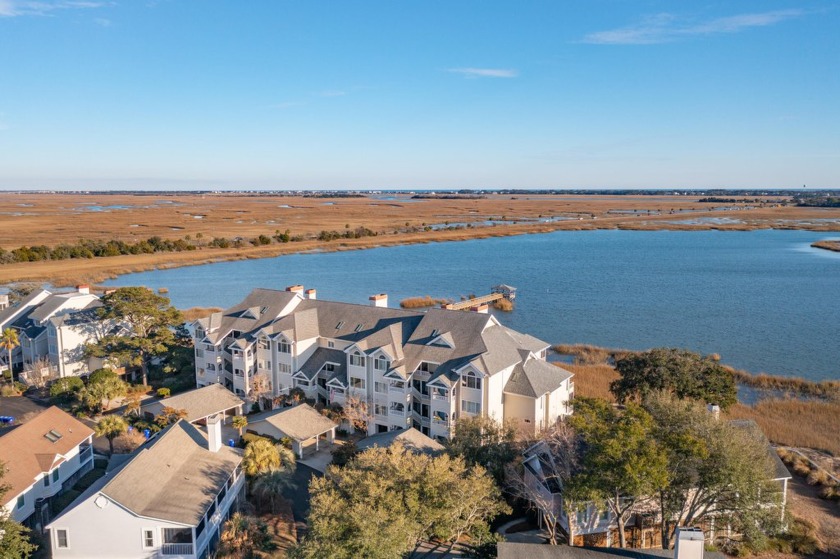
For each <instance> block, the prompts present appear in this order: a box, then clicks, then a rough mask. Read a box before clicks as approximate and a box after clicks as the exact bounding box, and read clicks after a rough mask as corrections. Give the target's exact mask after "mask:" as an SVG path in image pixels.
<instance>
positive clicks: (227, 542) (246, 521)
mask: <svg viewBox="0 0 840 559" xmlns="http://www.w3.org/2000/svg"><path fill="white" fill-rule="evenodd" d="M268 543H269V542H268V538H267V533H266V527H265V524H264V523H263V522H261V521H260V520H258V519H256V518H254V517H252V516H245V515H244V514H242V513H240V512H235V513H233V515H232V516H231V517H230V520H228V521H227V522H225V524H224V527H223V528H222V535H221V538H220V542H219V557H225V558H228V557H231V558H232V557H253V556H254V552H255V551H257V550H262V549H265V548H266V547H267V545H268Z"/></svg>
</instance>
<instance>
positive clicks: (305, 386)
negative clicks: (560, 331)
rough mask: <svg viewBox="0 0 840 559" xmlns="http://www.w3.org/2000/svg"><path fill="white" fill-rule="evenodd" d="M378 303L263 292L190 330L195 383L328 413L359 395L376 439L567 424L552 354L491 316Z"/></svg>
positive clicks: (565, 386) (561, 373)
mask: <svg viewBox="0 0 840 559" xmlns="http://www.w3.org/2000/svg"><path fill="white" fill-rule="evenodd" d="M311 291H312V290H310V292H311ZM371 302H372V304H371V305H369V306H366V305H354V304H349V303H339V302H333V301H321V300H317V299H314V298H313V297H312V295H310V296H309V297H308V298H307V297H305V296H304V292H303V287H302V286H292V287H290V288H287V290H286V291H276V290H270V289H255V290H254V291H252V292H251V293H250V294H249V295H248V296H247V297H246V298H245V300H244V301H242V302H241V303H240V304H238V305H236V306H234V307H232V308H230V309H227V310H225V311H222V312H218V313H214V314H213V315H211V316H210V317H208V318H204V319H200V320H198V321H196V322H195V323H194V327H195V328H194V332H195V334H194V340H195V354H196V383H197V384H198V385H199V386H204V385H207V384H210V383H221V384H224V385H225V386H227V387H228V388H230V389H232V390H233V391H234V392H235V393H237V394H239V395H242V396H247V397H250V398H252V399H257V398H259V397H262V398H269V399H270V398H271V397H273V396H277V395H280V394H285V393H288V391H289V390H290V389H292V388H300V389H301V390H303V391H304V393H305V394H306V395H307V397H309V398H312V399H315V400H317V401H320V402H322V403H325V404H332V403H335V404H340V405H344V404H345V402H346V400H347V397H348V396H353V397H355V398H359V399H361V400H362V401H363V402H365V403H366V404H367V407H368V410H369V411H370V412H371V417H372V419H371V421H369V424H368V425H369V434H373V433H381V432H386V431H389V430H396V429H405V428H408V427H415V428H416V429H418V430H419V431H421V432H422V433H423V434H425V435H428V436H431V437H433V438H436V439H438V440H444V439H448V438H449V437H450V435H451V430H452V427H453V425H454V421H455V420H457V419H459V418H462V417H472V416H476V415H482V416H489V417H492V418H495V419H497V420H499V421H502V420H508V419H513V420H516V421H518V422H520V423H521V424H522V425H524V426H528V428H529V429H533V430H534V431H538V430H540V429H542V428H545V427H546V426H547V425H550V424H551V423H553V422H554V421H556V420H557V418H559V417H562V416H564V415H568V414H570V413H571V407H570V405H569V402H570V400H571V399H572V398H573V395H574V384H573V382H572V380H571V377H572V374H571V373H570V372H568V371H565V370H563V369H561V368H559V367H556V366H554V365H551V364H549V363H547V362H546V361H545V358H546V353H547V350H548V348H549V344H548V343H546V342H543V341H541V340H538V339H536V338H534V337H532V336H529V335H527V334H522V333H519V332H516V331H514V330H511V329H510V328H507V327H505V326H504V325H502V324H501V323H500V322H499V321H498V320H496V318H494V317H493V316H492V315H489V314H483V313H477V312H466V311H452V310H444V309H430V310H428V311H426V312H417V311H409V310H402V309H391V308H388V307H387V297H386V296H385V295H382V294H380V295H375V296H373V297H371Z"/></svg>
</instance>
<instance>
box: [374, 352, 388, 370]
mask: <svg viewBox="0 0 840 559" xmlns="http://www.w3.org/2000/svg"><path fill="white" fill-rule="evenodd" d="M390 365H391V363H390V362H389V361H388V358H387V357H385V356H384V355H380V356H379V357H377V358H376V359H374V360H373V368H374V369H376V370H377V371H387V370H388V367H389V366H390Z"/></svg>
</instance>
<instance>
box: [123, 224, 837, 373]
mask: <svg viewBox="0 0 840 559" xmlns="http://www.w3.org/2000/svg"><path fill="white" fill-rule="evenodd" d="M831 237H832V235H830V234H829V235H827V234H825V233H814V232H808V231H773V230H766V231H751V232H721V231H691V232H686V231H652V232H641V231H558V232H555V233H547V234H540V235H522V236H517V237H504V238H493V239H481V240H473V241H460V242H450V243H431V244H424V245H409V246H398V247H388V248H375V249H368V250H359V251H347V252H331V253H314V254H298V255H290V256H280V257H277V258H268V259H262V260H242V261H237V262H221V263H216V264H206V265H201V266H194V267H187V268H175V269H170V270H158V271H151V272H144V273H138V274H130V275H125V276H121V277H119V278H117V279H115V280H111V281H109V282H107V285H116V286H122V285H145V286H148V287H151V288H154V289H158V288H160V287H166V288H167V289H169V297H171V299H172V302H173V304H175V305H176V306H177V307H179V308H182V309H184V308H188V307H194V306H215V307H227V306H230V305H233V304H235V303H237V302H239V301H240V300H241V299H242V298H243V297H244V296H245V295H246V294H247V293H248V292H249V291H250V290H251V289H252V288H254V287H270V288H277V289H283V288H284V287H285V286H287V285H291V284H296V283H300V284H303V285H304V286H305V287H307V288H309V287H314V288H316V289H317V290H318V297H319V298H320V299H332V300H339V301H347V302H353V303H360V304H367V298H368V296H369V295H371V294H374V293H387V294H388V296H389V302H390V305H391V306H397V305H399V301H400V300H401V299H403V298H406V297H411V296H418V295H431V296H432V297H448V298H452V299H458V298H460V297H461V296H463V295H468V294H476V295H483V294H485V293H489V290H490V287H491V286H492V285H495V284H498V283H507V284H510V285H513V286H515V287H517V288H518V293H517V298H516V308H515V310H514V311H513V312H511V313H498V312H497V313H495V314H496V316H497V317H498V318H499V319H500V320H501V321H502V322H503V323H504V324H506V325H508V326H511V327H512V328H515V329H517V330H520V331H522V332H527V333H529V334H532V335H534V336H537V337H539V338H541V339H543V340H546V341H548V342H550V343H552V344H554V343H578V342H579V343H587V344H595V345H601V346H607V347H621V348H629V349H646V348H650V347H658V346H673V347H685V348H690V349H693V350H696V351H700V352H703V353H719V354H720V355H721V357H722V360H723V361H724V362H725V363H728V364H730V365H733V366H735V367H739V368H743V369H746V370H748V371H752V372H760V371H764V372H768V373H774V374H782V375H791V376H802V377H805V378H808V379H811V380H822V379H838V378H840V253H831V252H828V251H823V250H819V249H814V248H811V247H810V246H809V245H810V243H812V242H813V241H815V240H819V239H823V238H831ZM833 238H837V237H836V235H835V236H833Z"/></svg>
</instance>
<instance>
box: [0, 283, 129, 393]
mask: <svg viewBox="0 0 840 559" xmlns="http://www.w3.org/2000/svg"><path fill="white" fill-rule="evenodd" d="M101 306H102V303H101V301H100V299H99V297H97V296H96V295H94V294H92V293H91V292H90V288H89V287H88V286H86V285H80V286H78V287H77V288H76V291H71V292H62V293H52V292H50V291H47V290H45V289H40V290H36V291H35V292H33V293H32V294H30V295H29V296H28V297H27V298H25V299H24V300H23V301H21V302H20V303H19V304H18V305H16V306H14V307H9V308H7V309H4V310H3V311H0V325H2V327H3V328H6V327H10V328H14V329H15V330H17V331H18V337H19V339H20V346H19V347H18V348H16V349H15V351H14V352H13V353H12V359H13V361H14V364H15V367H19V368H20V369H22V370H23V371H31V370H32V369H33V368H34V367H36V366H37V365H38V364H39V362H44V361H49V363H50V365H51V366H52V367H53V369H54V375H55V376H57V377H66V376H78V375H82V374H87V373H89V372H90V371H91V370H92V369H93V368H97V367H99V366H101V364H102V362H101V360H98V359H92V360H91V359H88V358H86V357H85V356H84V346H85V345H86V344H87V343H90V342H93V341H96V340H97V339H99V338H100V337H102V336H104V335H106V334H107V333H108V331H109V330H110V329H113V328H114V325H113V323H112V322H111V321H103V320H100V319H99V317H98V316H97V314H96V309H97V308H99V307H101ZM4 359H5V357H4ZM37 373H39V374H40V373H44V374H50V371H37Z"/></svg>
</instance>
